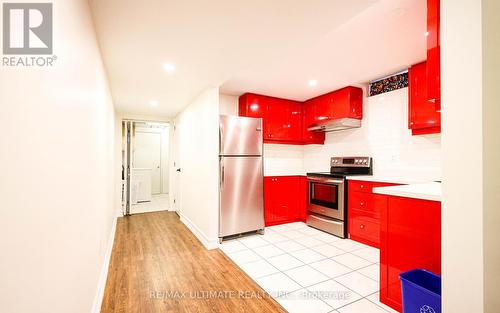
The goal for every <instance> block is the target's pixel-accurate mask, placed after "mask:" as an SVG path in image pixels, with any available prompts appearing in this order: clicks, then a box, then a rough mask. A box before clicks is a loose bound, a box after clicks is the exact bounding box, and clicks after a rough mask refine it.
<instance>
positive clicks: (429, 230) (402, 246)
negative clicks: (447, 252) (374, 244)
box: [380, 196, 441, 312]
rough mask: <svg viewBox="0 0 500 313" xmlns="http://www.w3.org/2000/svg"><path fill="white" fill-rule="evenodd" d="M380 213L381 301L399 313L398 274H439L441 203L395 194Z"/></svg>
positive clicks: (399, 286) (388, 199)
mask: <svg viewBox="0 0 500 313" xmlns="http://www.w3.org/2000/svg"><path fill="white" fill-rule="evenodd" d="M386 197H387V206H386V207H385V208H383V209H382V210H381V212H380V301H381V302H383V303H385V304H387V305H388V306H390V307H392V308H394V309H395V310H398V311H399V312H401V283H400V281H399V274H401V273H403V272H406V271H409V270H412V269H415V268H421V269H425V270H428V271H431V272H433V273H435V274H440V273H441V202H436V201H427V200H419V199H411V198H402V197H394V196H386Z"/></svg>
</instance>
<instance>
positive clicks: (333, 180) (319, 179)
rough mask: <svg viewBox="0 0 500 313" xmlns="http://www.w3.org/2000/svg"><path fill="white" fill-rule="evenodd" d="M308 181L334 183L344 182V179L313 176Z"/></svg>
mask: <svg viewBox="0 0 500 313" xmlns="http://www.w3.org/2000/svg"><path fill="white" fill-rule="evenodd" d="M307 181H311V182H315V183H332V184H339V185H340V184H343V183H344V180H338V179H329V178H313V177H308V178H307Z"/></svg>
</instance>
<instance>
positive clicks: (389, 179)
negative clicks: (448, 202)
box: [346, 175, 441, 185]
mask: <svg viewBox="0 0 500 313" xmlns="http://www.w3.org/2000/svg"><path fill="white" fill-rule="evenodd" d="M346 179H348V180H362V181H372V182H378V183H394V184H405V185H407V184H421V183H428V182H433V181H435V180H441V179H439V178H437V179H428V178H416V177H411V176H405V175H398V176H389V175H367V176H363V175H358V176H356V175H352V176H346Z"/></svg>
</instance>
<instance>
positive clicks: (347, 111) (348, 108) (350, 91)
mask: <svg viewBox="0 0 500 313" xmlns="http://www.w3.org/2000/svg"><path fill="white" fill-rule="evenodd" d="M332 102H333V106H332V110H333V111H332V113H331V115H332V116H333V117H334V118H344V117H350V118H357V119H362V118H363V90H362V89H361V88H357V87H352V86H349V87H345V88H342V89H340V90H337V91H335V92H334V93H333V101H332Z"/></svg>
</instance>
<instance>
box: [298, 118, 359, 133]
mask: <svg viewBox="0 0 500 313" xmlns="http://www.w3.org/2000/svg"><path fill="white" fill-rule="evenodd" d="M359 127H361V120H359V119H357V118H339V119H332V120H324V121H321V122H319V123H317V124H314V125H311V126H310V127H308V128H307V130H308V131H323V132H333V131H338V130H344V129H351V128H359Z"/></svg>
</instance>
